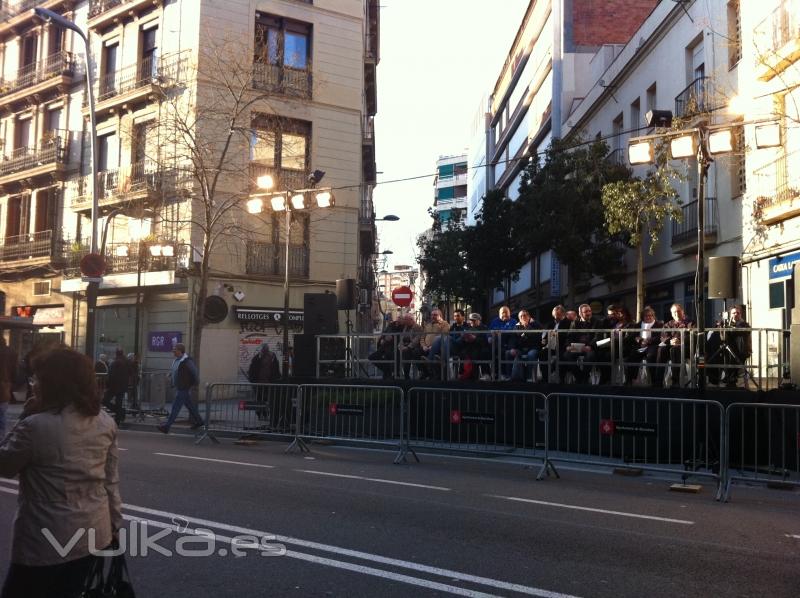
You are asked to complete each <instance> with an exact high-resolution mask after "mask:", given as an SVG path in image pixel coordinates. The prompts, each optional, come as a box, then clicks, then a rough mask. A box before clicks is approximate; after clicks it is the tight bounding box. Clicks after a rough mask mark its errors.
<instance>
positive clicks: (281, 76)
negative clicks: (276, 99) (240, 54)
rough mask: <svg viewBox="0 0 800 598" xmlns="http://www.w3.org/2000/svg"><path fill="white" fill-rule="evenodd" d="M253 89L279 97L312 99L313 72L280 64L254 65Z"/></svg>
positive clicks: (259, 63) (256, 63) (257, 63)
mask: <svg viewBox="0 0 800 598" xmlns="http://www.w3.org/2000/svg"><path fill="white" fill-rule="evenodd" d="M253 87H254V88H255V89H260V90H262V91H268V92H271V93H274V94H277V95H283V96H291V97H295V98H303V99H310V98H311V71H310V70H307V69H295V68H292V67H289V66H281V65H278V64H266V63H263V62H255V63H253Z"/></svg>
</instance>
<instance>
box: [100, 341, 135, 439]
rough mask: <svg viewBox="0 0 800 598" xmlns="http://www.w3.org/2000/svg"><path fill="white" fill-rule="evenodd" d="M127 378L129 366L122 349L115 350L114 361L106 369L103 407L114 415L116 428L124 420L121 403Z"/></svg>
mask: <svg viewBox="0 0 800 598" xmlns="http://www.w3.org/2000/svg"><path fill="white" fill-rule="evenodd" d="M129 378H130V364H129V363H128V360H127V359H125V353H123V352H122V349H117V351H116V353H115V354H114V361H112V362H111V365H110V366H109V367H108V375H107V376H106V391H105V393H104V394H103V405H104V406H105V407H106V408H107V409H108V410H110V411H111V412H112V413H113V414H114V421H115V422H117V425H118V426H119V425H120V424H121V423H122V422H123V421H124V420H125V406H124V405H123V404H122V401H123V399H124V398H125V391H127V390H128V382H129Z"/></svg>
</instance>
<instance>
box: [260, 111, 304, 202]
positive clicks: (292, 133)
mask: <svg viewBox="0 0 800 598" xmlns="http://www.w3.org/2000/svg"><path fill="white" fill-rule="evenodd" d="M310 150H311V123H307V122H304V121H300V120H293V119H288V118H280V117H274V116H267V115H259V116H256V117H255V118H253V128H252V133H251V139H250V160H251V162H253V164H254V166H255V170H257V171H260V172H273V173H275V174H277V175H278V177H279V179H281V180H278V181H275V183H276V185H277V187H278V188H281V189H291V188H294V189H298V188H301V187H305V186H306V184H307V181H306V178H305V174H306V172H307V171H308V165H309V160H310ZM254 176H258V175H257V174H256V173H255V172H254Z"/></svg>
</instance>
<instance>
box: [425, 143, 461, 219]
mask: <svg viewBox="0 0 800 598" xmlns="http://www.w3.org/2000/svg"><path fill="white" fill-rule="evenodd" d="M433 188H434V192H433V217H434V218H436V219H437V220H438V221H439V224H440V225H441V226H442V227H448V226H463V225H464V224H465V223H466V216H467V155H466V154H460V155H457V156H439V159H438V160H436V176H435V177H434V180H433Z"/></svg>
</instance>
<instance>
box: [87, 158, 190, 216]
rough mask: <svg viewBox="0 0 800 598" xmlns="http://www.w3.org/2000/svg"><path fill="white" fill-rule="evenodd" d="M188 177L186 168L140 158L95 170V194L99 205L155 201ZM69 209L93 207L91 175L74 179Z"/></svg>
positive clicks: (179, 186) (115, 205) (154, 202)
mask: <svg viewBox="0 0 800 598" xmlns="http://www.w3.org/2000/svg"><path fill="white" fill-rule="evenodd" d="M189 181H190V175H189V172H188V171H186V170H182V169H174V168H163V167H161V166H160V165H159V164H158V163H156V162H153V161H150V160H142V161H140V162H135V163H133V164H130V165H128V166H123V167H120V168H115V169H113V170H104V171H102V172H98V173H97V197H98V203H99V205H100V207H101V208H106V207H117V206H118V205H120V204H123V203H133V202H136V203H140V204H141V205H143V206H154V205H157V204H158V203H159V202H160V201H161V200H162V199H163V198H164V194H165V193H166V194H168V193H171V192H176V191H177V190H179V189H180V188H181V187H182V185H184V184H185V183H187V182H189ZM72 209H73V210H74V211H76V212H83V211H87V210H91V209H92V186H91V175H86V176H83V177H81V178H80V179H79V180H78V181H77V189H76V197H75V198H74V199H73V200H72Z"/></svg>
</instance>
